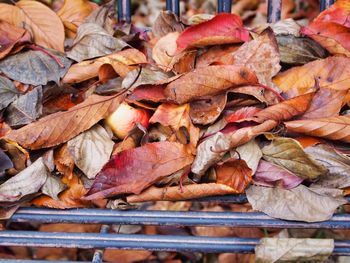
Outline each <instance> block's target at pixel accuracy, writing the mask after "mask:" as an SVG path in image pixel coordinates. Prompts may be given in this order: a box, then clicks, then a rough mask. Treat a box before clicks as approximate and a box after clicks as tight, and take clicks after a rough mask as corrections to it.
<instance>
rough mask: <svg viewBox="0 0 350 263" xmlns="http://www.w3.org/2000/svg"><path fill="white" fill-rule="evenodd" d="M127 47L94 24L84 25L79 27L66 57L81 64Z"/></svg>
mask: <svg viewBox="0 0 350 263" xmlns="http://www.w3.org/2000/svg"><path fill="white" fill-rule="evenodd" d="M127 46H128V44H126V43H125V42H124V41H122V40H120V39H117V38H115V37H113V36H111V35H110V34H108V33H107V32H106V31H105V30H104V29H103V28H102V27H101V26H99V25H97V24H94V23H84V24H82V25H80V26H79V28H78V32H77V35H76V37H75V39H74V42H73V46H72V48H71V49H70V50H69V51H68V52H67V57H69V58H71V59H73V60H75V61H78V62H81V61H82V60H87V59H91V58H96V57H102V56H105V55H109V54H111V53H113V52H116V51H120V50H122V49H123V48H124V47H127Z"/></svg>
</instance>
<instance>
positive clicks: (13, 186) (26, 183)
mask: <svg viewBox="0 0 350 263" xmlns="http://www.w3.org/2000/svg"><path fill="white" fill-rule="evenodd" d="M48 175H49V173H48V171H47V168H46V166H45V164H44V161H43V158H39V159H38V160H36V161H35V162H34V163H33V164H32V165H30V166H29V167H27V168H26V169H24V170H23V171H21V172H20V173H18V174H17V175H15V176H13V177H11V178H10V179H8V180H7V181H6V182H5V183H3V184H1V185H0V202H15V201H18V200H20V199H21V198H22V197H24V196H26V195H29V194H34V193H37V192H38V191H39V189H40V188H41V186H42V185H43V184H44V183H45V181H46V178H47V176H48Z"/></svg>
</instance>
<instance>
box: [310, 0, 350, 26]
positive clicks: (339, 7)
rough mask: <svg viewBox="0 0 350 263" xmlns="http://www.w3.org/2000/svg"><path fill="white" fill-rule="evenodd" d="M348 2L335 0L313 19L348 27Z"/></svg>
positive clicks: (349, 24)
mask: <svg viewBox="0 0 350 263" xmlns="http://www.w3.org/2000/svg"><path fill="white" fill-rule="evenodd" d="M349 15H350V2H349V1H348V0H337V1H336V2H335V3H334V4H333V5H331V6H330V7H329V8H327V9H326V10H324V11H323V12H322V13H321V14H319V15H318V17H317V18H316V19H315V20H314V21H325V22H335V23H338V24H341V25H344V26H346V27H350V19H349Z"/></svg>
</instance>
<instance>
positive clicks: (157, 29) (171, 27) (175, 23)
mask: <svg viewBox="0 0 350 263" xmlns="http://www.w3.org/2000/svg"><path fill="white" fill-rule="evenodd" d="M183 30H184V26H183V24H182V23H181V21H179V18H178V17H177V16H176V15H175V14H174V13H172V12H170V11H161V12H160V13H159V15H158V17H157V19H156V21H154V23H153V26H152V32H153V33H154V35H155V36H156V37H163V36H165V35H167V34H168V33H171V32H180V33H181V32H182V31H183ZM175 41H176V39H175ZM175 44H176V42H175Z"/></svg>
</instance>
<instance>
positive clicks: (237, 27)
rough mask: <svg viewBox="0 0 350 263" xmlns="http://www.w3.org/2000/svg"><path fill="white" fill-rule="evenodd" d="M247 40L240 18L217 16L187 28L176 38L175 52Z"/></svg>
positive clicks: (227, 15) (247, 36) (247, 33)
mask: <svg viewBox="0 0 350 263" xmlns="http://www.w3.org/2000/svg"><path fill="white" fill-rule="evenodd" d="M248 40H249V32H248V31H247V30H246V29H245V28H244V27H243V22H242V20H241V18H240V17H239V16H237V15H234V14H219V15H217V16H215V17H214V18H213V19H211V20H209V21H206V22H203V23H200V24H198V25H194V26H191V27H189V28H187V29H186V30H185V31H184V32H182V33H181V35H180V36H179V37H178V38H177V40H176V44H177V51H182V50H185V49H187V48H191V47H201V46H209V45H220V44H229V43H237V42H243V41H248Z"/></svg>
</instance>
